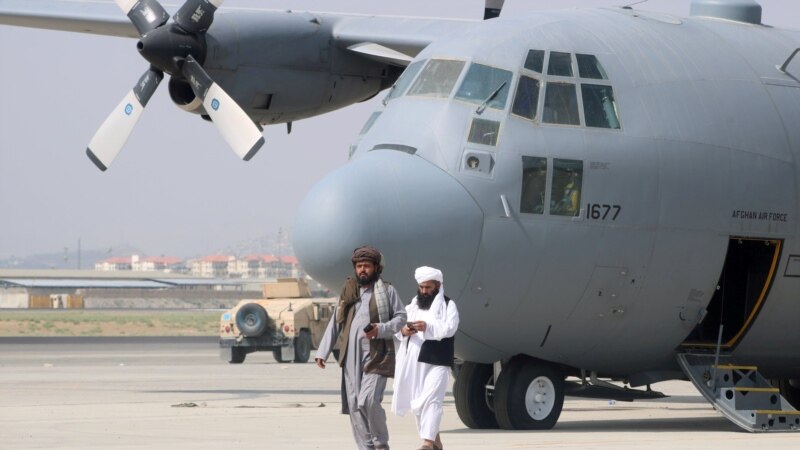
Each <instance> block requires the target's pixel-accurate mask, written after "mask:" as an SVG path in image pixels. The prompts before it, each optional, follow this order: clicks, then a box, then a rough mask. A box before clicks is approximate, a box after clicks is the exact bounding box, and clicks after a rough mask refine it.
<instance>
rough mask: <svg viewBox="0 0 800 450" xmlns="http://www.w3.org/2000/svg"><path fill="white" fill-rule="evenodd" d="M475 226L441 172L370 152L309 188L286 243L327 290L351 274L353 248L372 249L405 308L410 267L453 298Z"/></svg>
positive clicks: (473, 246)
mask: <svg viewBox="0 0 800 450" xmlns="http://www.w3.org/2000/svg"><path fill="white" fill-rule="evenodd" d="M482 223H483V212H482V211H481V210H480V208H479V207H478V205H477V204H476V203H475V201H474V200H473V199H472V197H471V196H470V195H469V193H467V191H466V190H465V189H464V187H463V186H462V185H461V184H460V183H458V182H457V181H456V180H455V179H454V178H453V177H451V176H450V175H449V174H448V173H446V172H444V171H443V170H441V169H440V168H438V167H436V166H434V165H433V164H431V163H429V162H427V161H425V160H424V159H422V158H420V157H418V156H415V155H409V154H406V153H402V152H397V151H391V150H376V151H372V152H370V153H368V154H367V155H365V156H363V157H360V158H358V159H356V160H354V161H352V162H350V163H348V164H347V165H345V166H344V167H342V168H340V169H338V170H336V171H335V172H333V173H331V174H330V175H328V176H327V177H326V178H324V179H323V180H322V181H320V182H319V183H317V185H316V186H314V187H313V188H312V189H311V191H310V192H309V193H308V195H307V196H306V198H305V200H303V202H302V203H301V205H300V208H299V211H298V214H297V217H296V220H295V225H294V233H293V245H294V250H295V254H296V255H297V258H298V260H299V261H300V263H301V264H302V265H303V267H304V269H305V270H306V272H307V273H308V274H309V275H311V276H312V277H313V278H314V279H316V280H317V281H319V282H321V283H323V284H324V285H325V286H327V287H328V288H329V289H331V290H332V291H334V292H338V290H339V288H340V286H341V284H342V282H343V281H344V278H345V277H347V276H352V273H353V266H352V262H351V260H350V258H351V256H352V254H353V250H354V249H355V248H356V247H359V246H361V245H365V244H368V245H373V246H375V247H377V248H378V249H380V251H381V253H382V254H383V258H384V266H385V268H384V273H383V277H384V279H386V280H388V281H390V282H392V283H393V284H394V285H395V286H396V287H397V288H398V291H399V293H400V295H401V297H402V299H403V301H404V302H406V303H407V302H408V301H409V300H410V299H411V297H413V295H414V293H415V291H416V282H415V281H414V269H415V268H417V267H419V266H423V265H427V266H433V267H437V268H439V269H441V270H442V271H443V272H444V285H445V289H446V290H445V292H447V293H448V295H449V296H455V295H458V293H459V292H460V291H461V290H462V289H463V288H464V286H465V284H466V282H467V280H468V278H469V272H470V270H471V269H472V265H473V263H474V261H475V257H476V254H477V251H478V244H479V243H480V236H481V227H482ZM454 298H455V297H454Z"/></svg>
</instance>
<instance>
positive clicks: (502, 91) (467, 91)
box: [456, 64, 511, 109]
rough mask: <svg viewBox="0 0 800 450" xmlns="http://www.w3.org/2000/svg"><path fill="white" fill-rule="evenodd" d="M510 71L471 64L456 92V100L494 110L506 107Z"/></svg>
mask: <svg viewBox="0 0 800 450" xmlns="http://www.w3.org/2000/svg"><path fill="white" fill-rule="evenodd" d="M510 85H511V71H510V70H503V69H497V68H494V67H489V66H485V65H483V64H472V65H471V66H470V67H469V70H468V71H467V75H466V76H465V77H464V81H463V82H461V86H460V87H459V88H458V92H456V99H458V100H464V101H467V102H470V103H474V104H476V105H480V104H483V103H486V102H488V103H487V106H488V107H490V108H495V109H503V108H505V107H506V99H507V98H508V89H509V86H510Z"/></svg>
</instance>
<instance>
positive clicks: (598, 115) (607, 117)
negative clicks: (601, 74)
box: [581, 84, 619, 130]
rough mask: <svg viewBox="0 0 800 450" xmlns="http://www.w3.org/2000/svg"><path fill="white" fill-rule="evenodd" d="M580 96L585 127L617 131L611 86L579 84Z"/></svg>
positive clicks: (617, 119)
mask: <svg viewBox="0 0 800 450" xmlns="http://www.w3.org/2000/svg"><path fill="white" fill-rule="evenodd" d="M581 96H582V98H583V114H584V118H585V119H586V126H587V127H596V128H613V129H615V130H618V129H619V118H618V116H617V103H616V102H615V101H614V90H613V89H612V88H611V86H605V85H599V84H581Z"/></svg>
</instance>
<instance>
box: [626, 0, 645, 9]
mask: <svg viewBox="0 0 800 450" xmlns="http://www.w3.org/2000/svg"><path fill="white" fill-rule="evenodd" d="M646 1H647V0H639V1H638V2H633V3H628V4H627V5H625V6H623V7H622V9H633V8H632V7H633V6H635V5H638V4H640V3H644V2H646Z"/></svg>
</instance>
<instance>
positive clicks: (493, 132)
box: [467, 118, 500, 145]
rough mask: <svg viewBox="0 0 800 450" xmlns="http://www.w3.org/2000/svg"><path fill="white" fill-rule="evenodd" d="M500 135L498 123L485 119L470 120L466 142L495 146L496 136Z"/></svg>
mask: <svg viewBox="0 0 800 450" xmlns="http://www.w3.org/2000/svg"><path fill="white" fill-rule="evenodd" d="M499 133H500V122H497V121H494V120H485V119H478V118H475V119H472V126H471V127H470V129H469V137H468V138H467V140H468V141H469V142H473V143H475V144H483V145H497V135H498V134H499Z"/></svg>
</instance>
